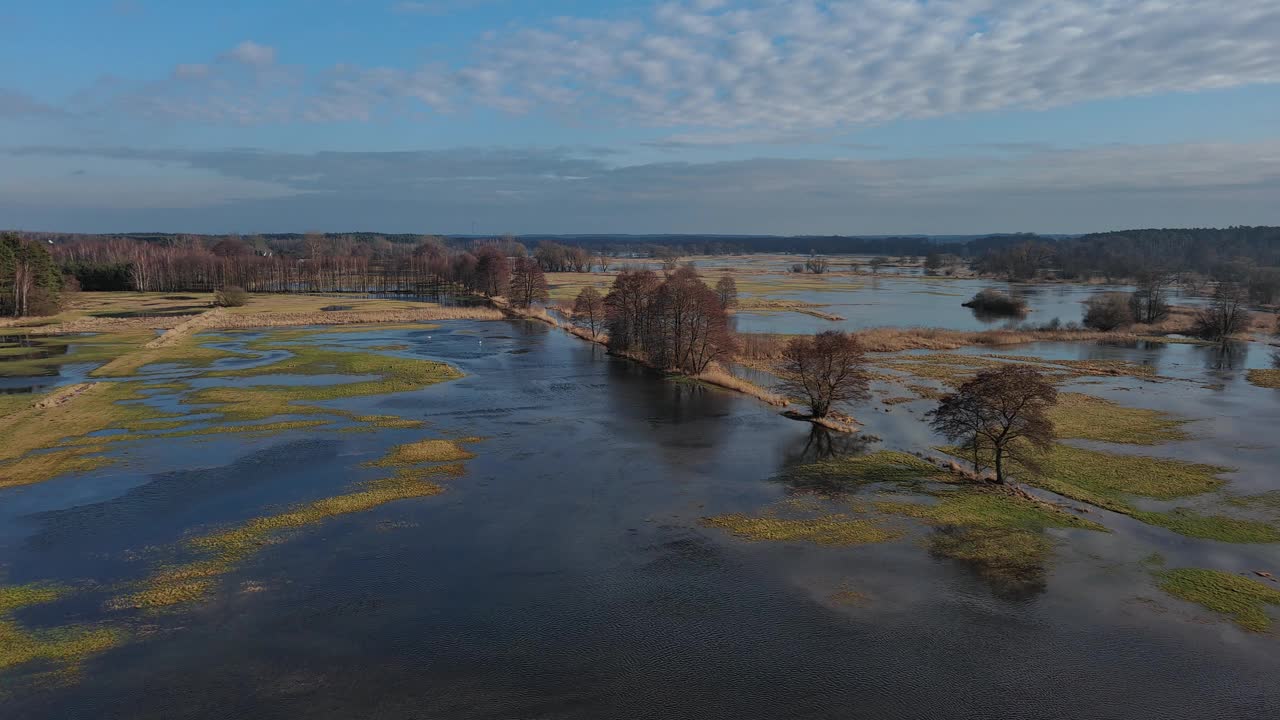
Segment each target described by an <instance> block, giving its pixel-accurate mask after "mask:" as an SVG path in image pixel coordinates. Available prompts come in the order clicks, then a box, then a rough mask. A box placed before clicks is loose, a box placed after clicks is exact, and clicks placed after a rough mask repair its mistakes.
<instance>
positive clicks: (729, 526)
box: [701, 513, 902, 545]
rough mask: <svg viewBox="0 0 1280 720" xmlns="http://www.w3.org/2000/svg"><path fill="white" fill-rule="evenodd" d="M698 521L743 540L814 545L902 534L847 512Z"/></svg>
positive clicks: (876, 540)
mask: <svg viewBox="0 0 1280 720" xmlns="http://www.w3.org/2000/svg"><path fill="white" fill-rule="evenodd" d="M701 523H702V525H703V526H705V527H713V528H720V529H722V530H728V531H729V532H731V533H733V534H734V535H736V536H738V537H740V538H744V539H746V540H756V541H759V540H767V541H773V542H811V543H814V544H816V545H865V544H867V543H879V542H887V541H889V540H894V539H896V538H899V537H901V536H902V532H901V531H900V530H897V529H894V528H890V527H887V526H885V525H884V524H882V523H880V522H877V521H875V520H868V519H864V518H854V517H849V516H847V515H823V516H820V517H814V518H801V519H791V518H777V517H752V516H750V515H744V514H741V513H734V514H730V515H718V516H716V517H708V518H703V519H702V520H701Z"/></svg>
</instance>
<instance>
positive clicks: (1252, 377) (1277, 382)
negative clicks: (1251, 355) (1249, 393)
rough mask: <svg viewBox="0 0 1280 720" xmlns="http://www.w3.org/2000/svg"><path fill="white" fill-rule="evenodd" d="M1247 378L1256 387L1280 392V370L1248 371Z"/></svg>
mask: <svg viewBox="0 0 1280 720" xmlns="http://www.w3.org/2000/svg"><path fill="white" fill-rule="evenodd" d="M1248 378H1249V382H1251V383H1253V384H1254V385H1257V386H1258V387H1261V388H1272V389H1277V390H1280V370H1270V369H1268V370H1250V371H1249V374H1248Z"/></svg>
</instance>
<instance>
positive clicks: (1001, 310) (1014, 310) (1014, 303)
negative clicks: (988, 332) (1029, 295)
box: [964, 288, 1027, 315]
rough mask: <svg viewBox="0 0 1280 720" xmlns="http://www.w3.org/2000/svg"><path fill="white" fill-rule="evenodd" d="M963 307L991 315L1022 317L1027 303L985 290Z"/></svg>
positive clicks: (997, 292) (995, 291)
mask: <svg viewBox="0 0 1280 720" xmlns="http://www.w3.org/2000/svg"><path fill="white" fill-rule="evenodd" d="M964 307H967V308H973V309H974V310H977V311H978V312H982V313H988V314H991V315H1023V314H1025V313H1026V312H1027V301H1026V300H1023V299H1022V298H1016V297H1012V296H1010V295H1006V294H1004V293H1002V292H1000V291H999V290H992V289H991V288H987V289H986V290H980V291H978V294H977V295H974V296H973V297H972V298H971V299H970V300H969V302H967V303H964Z"/></svg>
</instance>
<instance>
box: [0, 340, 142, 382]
mask: <svg viewBox="0 0 1280 720" xmlns="http://www.w3.org/2000/svg"><path fill="white" fill-rule="evenodd" d="M149 337H152V336H151V335H150V334H149V333H147V332H146V331H138V330H134V331H127V332H114V333H96V334H91V335H76V336H71V335H67V336H53V337H44V338H40V339H39V340H38V341H37V342H38V343H39V345H40V348H39V349H43V350H46V351H50V352H51V353H52V354H50V355H49V356H48V357H40V358H36V357H33V358H24V359H20V360H8V361H5V362H0V377H38V376H46V375H56V374H57V373H58V369H59V368H60V367H62V366H63V365H78V364H97V365H102V364H104V363H110V362H113V361H116V360H118V359H119V358H121V357H124V356H127V355H128V354H129V353H132V352H134V351H136V350H137V349H138V348H139V347H141V345H142V343H144V342H146V341H147V338H149ZM33 349H35V348H33Z"/></svg>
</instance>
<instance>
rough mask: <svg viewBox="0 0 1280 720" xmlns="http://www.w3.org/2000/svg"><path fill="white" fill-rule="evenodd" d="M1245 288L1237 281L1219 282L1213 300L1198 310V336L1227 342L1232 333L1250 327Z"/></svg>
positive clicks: (1195, 330)
mask: <svg viewBox="0 0 1280 720" xmlns="http://www.w3.org/2000/svg"><path fill="white" fill-rule="evenodd" d="M1245 298H1246V294H1245V291H1244V288H1242V287H1240V286H1239V285H1237V284H1236V283H1232V282H1222V283H1218V288H1217V290H1215V291H1214V293H1213V302H1211V303H1209V305H1207V306H1206V307H1203V308H1201V309H1200V310H1199V311H1198V312H1196V321H1195V328H1194V330H1193V332H1194V333H1195V335H1196V337H1199V338H1201V339H1203V340H1212V341H1214V342H1225V341H1226V340H1228V339H1229V338H1230V337H1231V336H1232V335H1235V334H1236V333H1238V332H1243V331H1244V330H1246V329H1247V328H1248V327H1249V321H1250V318H1249V311H1248V310H1247V309H1246V308H1245Z"/></svg>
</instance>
